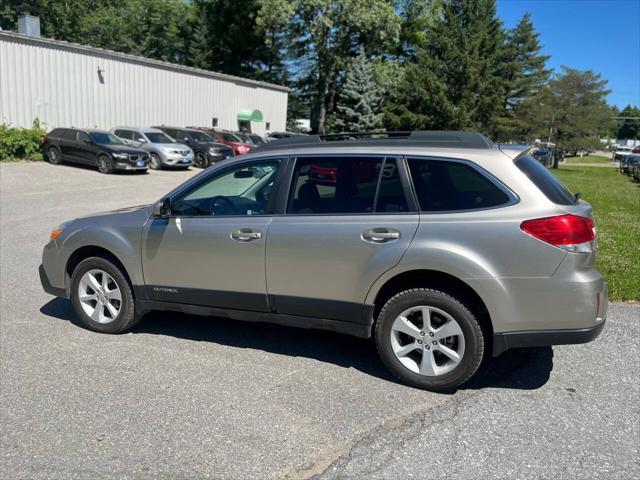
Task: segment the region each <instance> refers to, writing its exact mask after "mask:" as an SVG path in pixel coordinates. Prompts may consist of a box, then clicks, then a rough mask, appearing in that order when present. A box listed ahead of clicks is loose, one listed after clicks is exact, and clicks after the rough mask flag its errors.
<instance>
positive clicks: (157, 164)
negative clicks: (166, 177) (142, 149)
mask: <svg viewBox="0 0 640 480" xmlns="http://www.w3.org/2000/svg"><path fill="white" fill-rule="evenodd" d="M149 168H150V169H151V170H162V162H161V161H160V157H159V156H158V155H157V154H156V153H152V154H151V159H150V160H149Z"/></svg>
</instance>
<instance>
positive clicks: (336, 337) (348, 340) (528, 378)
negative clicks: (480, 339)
mask: <svg viewBox="0 0 640 480" xmlns="http://www.w3.org/2000/svg"><path fill="white" fill-rule="evenodd" d="M40 312H41V313H42V314H44V315H47V316H49V317H54V318H57V319H60V320H66V321H69V322H71V323H73V324H74V325H77V326H81V324H80V322H79V321H78V319H77V317H76V314H75V312H74V311H73V307H72V306H71V302H70V301H68V300H64V299H61V298H55V299H53V300H51V301H50V302H48V303H47V304H45V305H44V306H42V307H41V308H40ZM131 333H132V334H147V335H165V336H171V337H176V338H180V339H183V340H191V341H197V342H212V343H217V344H221V345H227V346H232V347H237V348H250V349H255V350H263V351H265V352H271V353H277V354H280V355H288V356H294V357H305V358H313V359H315V360H318V361H321V362H327V363H332V364H335V365H338V366H341V367H344V368H355V369H357V370H360V371H361V372H363V373H366V374H368V375H372V376H375V377H378V378H381V379H384V380H387V381H392V382H395V383H400V382H398V381H397V380H396V379H395V377H394V376H393V375H391V374H390V373H389V371H388V370H387V369H386V367H385V366H384V365H383V364H382V362H381V361H380V359H379V358H378V355H377V352H376V349H375V347H374V345H373V342H371V341H370V340H366V339H362V338H357V337H350V336H348V335H341V334H337V333H333V332H327V331H321V330H307V329H300V328H292V327H283V326H280V325H272V324H268V323H253V322H243V321H237V320H229V319H226V318H216V317H210V318H207V317H199V316H192V315H186V314H181V313H174V312H151V313H148V314H147V315H145V317H144V318H143V319H142V321H141V322H140V323H139V324H138V325H137V326H136V327H134V328H133V329H132V330H131ZM552 369H553V350H552V349H551V348H550V347H543V348H528V349H518V350H509V351H507V352H505V353H503V354H502V355H500V356H499V357H497V358H492V357H487V358H486V359H485V361H484V362H483V364H482V366H481V367H480V370H479V371H478V372H477V373H476V375H475V376H474V377H473V379H472V380H471V381H470V382H468V383H467V384H466V385H464V386H463V387H462V389H465V390H466V389H476V390H477V389H483V388H510V389H524V390H532V389H537V388H540V387H542V386H543V385H544V384H545V383H546V382H547V380H548V379H549V375H550V374H551V370H552Z"/></svg>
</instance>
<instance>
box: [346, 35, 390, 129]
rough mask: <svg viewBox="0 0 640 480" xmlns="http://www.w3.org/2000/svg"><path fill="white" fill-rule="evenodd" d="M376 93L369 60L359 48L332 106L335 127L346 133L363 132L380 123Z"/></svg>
mask: <svg viewBox="0 0 640 480" xmlns="http://www.w3.org/2000/svg"><path fill="white" fill-rule="evenodd" d="M380 99H381V98H380V92H379V89H378V86H377V85H376V82H375V80H374V77H373V69H372V66H371V63H370V62H369V60H368V59H367V56H366V55H365V53H364V49H362V48H361V49H360V52H359V53H358V56H357V57H355V58H354V59H353V61H352V62H351V65H350V66H349V68H348V69H347V73H346V79H345V82H344V86H343V88H342V90H341V92H340V95H339V97H338V103H337V106H336V120H335V127H336V129H337V130H340V131H346V132H367V131H373V130H377V129H379V128H380V127H381V126H382V114H381V113H379V112H378V109H379V106H380Z"/></svg>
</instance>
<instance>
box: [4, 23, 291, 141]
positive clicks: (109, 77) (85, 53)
mask: <svg viewBox="0 0 640 480" xmlns="http://www.w3.org/2000/svg"><path fill="white" fill-rule="evenodd" d="M287 91H288V90H287V88H286V87H282V86H279V85H273V84H270V83H265V82H258V81H253V80H247V79H243V78H239V77H234V76H231V75H224V74H220V73H215V72H210V71H207V70H200V69H196V68H190V67H184V66H181V65H176V64H172V63H167V62H161V61H157V60H152V59H148V58H143V57H136V56H132V55H126V54H123V53H118V52H112V51H109V50H102V49H99V48H93V47H88V46H84V45H77V44H72V43H67V42H62V41H58V40H51V39H46V38H40V37H31V36H27V35H22V34H18V33H13V32H7V31H0V123H8V124H11V125H12V126H22V127H30V126H31V125H32V123H33V120H34V119H36V118H38V119H40V121H41V122H44V124H45V126H46V128H48V129H51V128H55V127H70V126H74V127H87V128H103V129H110V128H112V127H114V126H116V125H139V126H150V125H172V126H179V127H184V126H203V127H210V126H218V127H220V128H224V129H229V130H238V128H239V124H240V123H242V124H243V126H246V125H250V127H251V130H252V131H253V132H256V133H259V134H264V133H265V132H266V131H267V130H270V131H285V130H286V121H287ZM247 122H248V123H247Z"/></svg>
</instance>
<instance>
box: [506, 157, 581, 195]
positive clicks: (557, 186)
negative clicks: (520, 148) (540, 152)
mask: <svg viewBox="0 0 640 480" xmlns="http://www.w3.org/2000/svg"><path fill="white" fill-rule="evenodd" d="M516 167H518V168H519V169H520V170H521V171H522V173H524V174H525V175H526V176H527V177H529V180H531V181H532V182H533V183H535V185H536V187H538V189H539V190H540V191H541V192H542V193H544V194H545V196H546V197H547V198H548V199H549V200H551V201H552V202H553V203H555V204H558V205H575V204H576V198H575V196H574V195H573V194H572V193H571V191H570V190H569V189H568V188H567V187H565V186H564V184H563V183H562V182H561V181H560V180H558V179H557V178H556V176H555V175H554V174H553V173H551V172H550V171H549V170H547V167H545V166H544V165H542V164H541V163H540V162H539V161H538V160H536V159H535V158H533V157H532V156H530V155H525V156H523V157H520V158H519V159H518V160H517V161H516Z"/></svg>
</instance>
